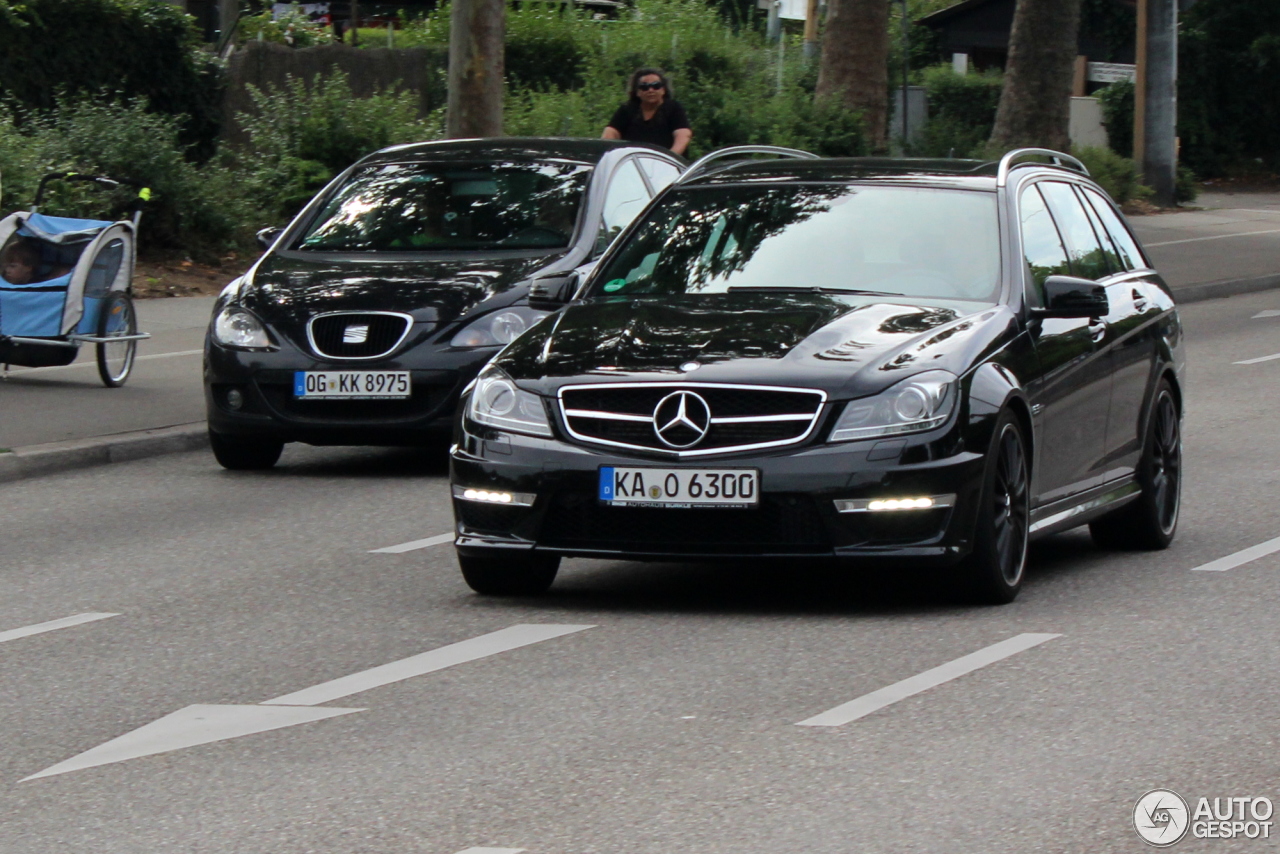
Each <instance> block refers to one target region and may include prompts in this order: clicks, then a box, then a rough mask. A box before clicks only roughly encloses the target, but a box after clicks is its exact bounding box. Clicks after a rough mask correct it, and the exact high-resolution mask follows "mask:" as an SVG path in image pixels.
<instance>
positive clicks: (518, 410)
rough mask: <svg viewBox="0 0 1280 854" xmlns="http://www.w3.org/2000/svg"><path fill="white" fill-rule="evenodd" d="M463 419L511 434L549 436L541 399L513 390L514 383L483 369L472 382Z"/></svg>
mask: <svg viewBox="0 0 1280 854" xmlns="http://www.w3.org/2000/svg"><path fill="white" fill-rule="evenodd" d="M467 417H469V418H471V420H473V421H478V422H480V423H481V424H488V425H489V426H491V427H500V428H502V429H503V430H510V431H511V432H512V433H530V434H532V435H534V436H550V435H551V423H550V422H549V421H547V410H546V408H545V407H544V406H543V405H542V398H540V397H538V395H536V394H534V393H533V392H529V391H525V390H524V389H520V388H516V384H515V381H514V380H512V379H511V377H509V376H507V375H506V374H505V373H503V372H502V371H501V370H499V369H498V368H485V369H484V370H483V371H481V372H480V376H478V377H477V378H476V384H475V387H474V388H472V389H471V400H470V401H469V402H468V403H467Z"/></svg>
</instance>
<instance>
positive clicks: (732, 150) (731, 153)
mask: <svg viewBox="0 0 1280 854" xmlns="http://www.w3.org/2000/svg"><path fill="white" fill-rule="evenodd" d="M742 154H776V155H777V156H778V157H795V158H797V159H800V160H817V159H818V155H816V154H813V153H811V152H808V151H801V150H800V149H798V148H783V147H781V146H778V145H733V146H730V147H729V148H722V149H720V150H719V151H713V152H711V153H710V154H707V155H705V156H703V157H700V158H698V159H697V160H696V161H695V162H694V164H693V165H692V166H690V167H689V168H688V169H686V170H684V173H683V174H682V175H681V176H680V177H679V178H677V179H676V183H677V184H683V183H684V182H685V181H687V180H688V179H689V178H690V176H692V175H695V174H696V173H698V172H701V171H704V170H705V169H706V167H707V164H709V163H711V162H712V161H714V160H720V159H722V158H725V157H736V156H738V155H742Z"/></svg>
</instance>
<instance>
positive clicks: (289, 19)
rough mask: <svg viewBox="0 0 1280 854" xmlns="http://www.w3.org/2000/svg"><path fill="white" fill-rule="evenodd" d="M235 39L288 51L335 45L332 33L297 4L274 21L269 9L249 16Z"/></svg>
mask: <svg viewBox="0 0 1280 854" xmlns="http://www.w3.org/2000/svg"><path fill="white" fill-rule="evenodd" d="M236 35H237V37H238V38H239V39H240V40H241V41H248V40H251V39H260V40H262V41H267V42H276V43H277V44H287V45H289V47H313V46H315V45H318V44H328V43H330V42H332V41H333V36H332V35H331V33H330V31H329V29H328V28H327V27H325V26H324V25H323V24H318V23H316V22H315V21H312V20H311V18H310V17H309V16H308V15H307V14H306V13H305V12H303V11H302V7H301V6H299V5H298V4H297V3H294V4H292V5H291V6H290V7H289V11H288V12H285V13H284V14H283V15H281V16H280V17H278V18H273V16H272V12H271V10H270V9H267V10H266V11H264V12H262V13H261V14H259V15H246V16H245V17H243V18H241V19H240V23H239V25H238V26H237V27H236Z"/></svg>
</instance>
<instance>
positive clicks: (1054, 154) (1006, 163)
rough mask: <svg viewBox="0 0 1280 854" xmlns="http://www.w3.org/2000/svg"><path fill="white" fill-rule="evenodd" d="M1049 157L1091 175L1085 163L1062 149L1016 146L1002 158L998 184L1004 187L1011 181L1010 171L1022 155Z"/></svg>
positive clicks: (1069, 167)
mask: <svg viewBox="0 0 1280 854" xmlns="http://www.w3.org/2000/svg"><path fill="white" fill-rule="evenodd" d="M1031 156H1037V157H1048V158H1051V159H1052V160H1053V165H1054V166H1065V167H1067V168H1068V169H1074V170H1076V171H1077V172H1079V173H1080V174H1081V175H1084V176H1085V177H1086V178H1087V177H1089V170H1088V168H1087V167H1085V165H1084V164H1083V163H1081V162H1080V161H1079V160H1077V159H1076V158H1074V157H1072V156H1071V155H1070V154H1063V153H1062V152H1061V151H1054V150H1053V149H1050V148H1015V149H1014V150H1013V151H1010V152H1009V153H1008V154H1006V155H1005V156H1004V157H1001V158H1000V169H999V171H998V172H997V173H996V186H997V187H1003V186H1004V185H1005V184H1006V183H1008V181H1009V173H1010V172H1011V171H1012V170H1013V167H1014V166H1016V165H1018V164H1017V163H1015V161H1016V160H1018V159H1019V158H1022V157H1031Z"/></svg>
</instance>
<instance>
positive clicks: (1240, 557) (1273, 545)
mask: <svg viewBox="0 0 1280 854" xmlns="http://www.w3.org/2000/svg"><path fill="white" fill-rule="evenodd" d="M1275 552H1280V537H1276V538H1275V539H1274V540H1267V541H1266V542H1265V543H1258V544H1257V545H1256V546H1250V547H1249V548H1247V549H1241V550H1240V551H1238V552H1236V553H1235V554H1229V555H1227V556H1226V557H1220V558H1218V559H1217V560H1213V561H1209V563H1206V564H1203V565H1201V566H1197V567H1195V568H1194V569H1192V570H1191V571H1192V572H1226V571H1227V570H1228V569H1235V568H1236V567H1237V566H1243V565H1244V564H1246V563H1250V562H1252V561H1255V560H1257V559H1258V558H1260V557H1266V556H1267V555H1269V554H1274V553H1275Z"/></svg>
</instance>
